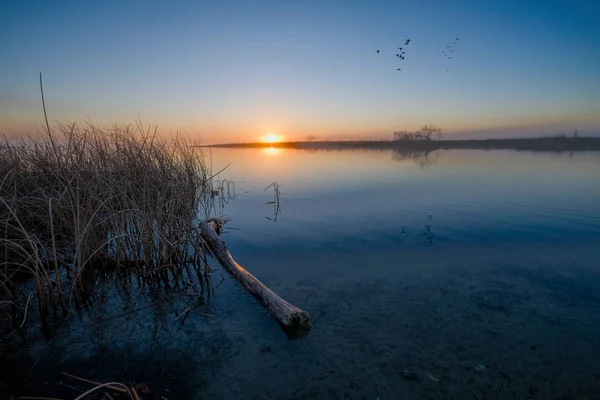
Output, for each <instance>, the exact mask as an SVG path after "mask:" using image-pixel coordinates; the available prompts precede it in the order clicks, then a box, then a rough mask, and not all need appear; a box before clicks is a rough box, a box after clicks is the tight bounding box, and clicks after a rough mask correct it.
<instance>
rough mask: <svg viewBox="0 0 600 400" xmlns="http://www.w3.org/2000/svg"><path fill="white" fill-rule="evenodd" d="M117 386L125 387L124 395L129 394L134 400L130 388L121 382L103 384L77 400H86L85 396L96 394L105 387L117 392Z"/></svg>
mask: <svg viewBox="0 0 600 400" xmlns="http://www.w3.org/2000/svg"><path fill="white" fill-rule="evenodd" d="M115 385H118V386H123V387H124V388H125V389H126V390H124V391H123V392H124V393H128V394H129V396H130V397H132V398H133V395H132V394H131V391H130V390H129V388H128V387H127V386H125V385H123V384H122V383H119V382H108V383H103V384H101V385H98V386H96V387H95V388H93V389H90V390H88V391H87V392H85V393H84V394H82V395H81V396H79V397H77V398H76V399H75V400H82V399H83V398H85V396H87V395H88V394H92V393H94V392H95V391H96V390H98V389H102V388H103V387H108V388H110V389H111V390H116V388H115ZM121 390H123V389H121Z"/></svg>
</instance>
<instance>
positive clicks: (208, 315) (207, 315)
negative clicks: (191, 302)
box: [189, 310, 215, 318]
mask: <svg viewBox="0 0 600 400" xmlns="http://www.w3.org/2000/svg"><path fill="white" fill-rule="evenodd" d="M189 312H191V313H192V314H198V315H203V316H205V317H208V318H214V317H215V316H214V315H211V314H206V313H203V312H199V311H194V310H190V311H189Z"/></svg>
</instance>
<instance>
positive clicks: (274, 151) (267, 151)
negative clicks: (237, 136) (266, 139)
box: [263, 147, 281, 156]
mask: <svg viewBox="0 0 600 400" xmlns="http://www.w3.org/2000/svg"><path fill="white" fill-rule="evenodd" d="M263 151H264V153H265V154H268V155H270V156H274V155H277V154H279V153H280V152H281V150H280V149H277V148H275V147H269V148H267V149H264V150H263Z"/></svg>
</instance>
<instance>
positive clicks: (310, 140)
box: [306, 135, 317, 142]
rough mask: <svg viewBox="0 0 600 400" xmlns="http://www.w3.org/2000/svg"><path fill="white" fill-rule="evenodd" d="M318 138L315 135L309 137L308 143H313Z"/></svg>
mask: <svg viewBox="0 0 600 400" xmlns="http://www.w3.org/2000/svg"><path fill="white" fill-rule="evenodd" d="M316 138H317V137H316V136H315V135H308V136H307V137H306V141H307V142H312V141H313V140H315V139H316Z"/></svg>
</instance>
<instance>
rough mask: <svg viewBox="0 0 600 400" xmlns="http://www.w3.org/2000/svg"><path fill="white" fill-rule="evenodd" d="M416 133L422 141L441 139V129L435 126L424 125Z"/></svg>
mask: <svg viewBox="0 0 600 400" xmlns="http://www.w3.org/2000/svg"><path fill="white" fill-rule="evenodd" d="M418 133H419V137H420V138H421V139H422V140H427V141H430V140H433V138H435V137H438V138H441V134H442V128H439V127H437V126H435V125H424V126H422V127H421V129H419V131H418Z"/></svg>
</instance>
